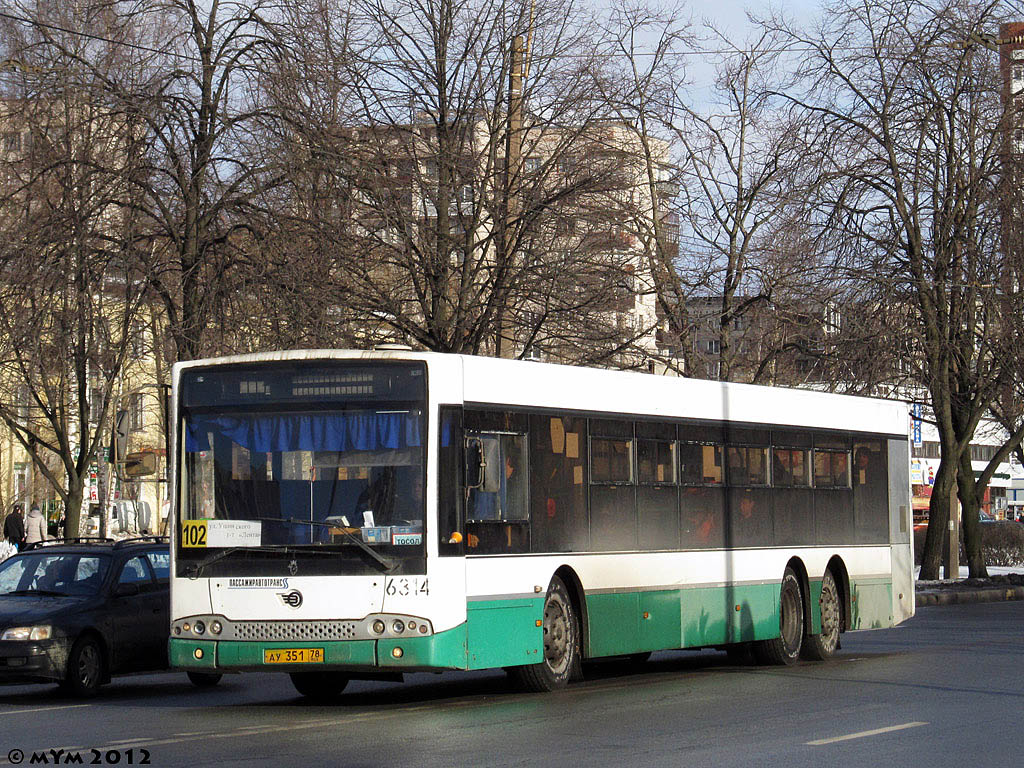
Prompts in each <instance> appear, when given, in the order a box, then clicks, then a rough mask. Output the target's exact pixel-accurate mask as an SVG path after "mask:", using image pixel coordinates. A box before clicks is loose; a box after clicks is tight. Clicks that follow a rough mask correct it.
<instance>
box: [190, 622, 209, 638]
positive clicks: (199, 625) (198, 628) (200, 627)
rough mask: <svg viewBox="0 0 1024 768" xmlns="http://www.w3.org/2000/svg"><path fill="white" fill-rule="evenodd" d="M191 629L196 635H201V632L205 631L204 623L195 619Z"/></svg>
mask: <svg viewBox="0 0 1024 768" xmlns="http://www.w3.org/2000/svg"><path fill="white" fill-rule="evenodd" d="M192 631H193V632H195V633H196V634H197V635H201V634H203V632H205V631H206V625H205V624H204V623H203V622H201V621H197V622H196V623H195V625H193V627H192Z"/></svg>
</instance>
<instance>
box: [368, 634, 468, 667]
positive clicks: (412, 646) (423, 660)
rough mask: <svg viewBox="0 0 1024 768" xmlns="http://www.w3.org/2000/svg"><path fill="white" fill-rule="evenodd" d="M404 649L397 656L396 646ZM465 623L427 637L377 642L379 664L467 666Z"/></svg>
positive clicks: (397, 665)
mask: <svg viewBox="0 0 1024 768" xmlns="http://www.w3.org/2000/svg"><path fill="white" fill-rule="evenodd" d="M396 648H399V649H401V652H400V654H399V655H396V653H395V649H396ZM466 655H467V654H466V625H465V624H460V625H459V626H457V627H455V628H454V629H449V630H446V631H444V632H438V633H437V634H436V635H428V636H426V637H407V638H397V637H396V638H391V639H387V640H378V641H377V663H378V664H379V665H380V666H381V667H382V668H389V669H399V670H401V669H406V670H411V669H414V668H422V669H466Z"/></svg>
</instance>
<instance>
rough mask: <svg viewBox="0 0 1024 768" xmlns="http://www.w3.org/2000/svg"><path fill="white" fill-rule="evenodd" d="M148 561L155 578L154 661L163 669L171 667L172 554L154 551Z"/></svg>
mask: <svg viewBox="0 0 1024 768" xmlns="http://www.w3.org/2000/svg"><path fill="white" fill-rule="evenodd" d="M146 559H147V560H148V561H149V566H150V568H151V569H152V570H153V576H154V578H155V583H154V586H153V590H152V595H153V604H152V610H153V615H154V616H155V617H156V618H155V620H154V623H153V660H154V663H158V667H159V668H163V667H167V666H170V662H169V661H168V659H167V640H168V638H169V637H170V634H171V590H170V583H171V553H170V552H169V551H168V550H166V549H154V550H150V551H149V552H147V553H146ZM154 668H157V667H154Z"/></svg>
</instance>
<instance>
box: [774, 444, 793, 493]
mask: <svg viewBox="0 0 1024 768" xmlns="http://www.w3.org/2000/svg"><path fill="white" fill-rule="evenodd" d="M792 456H793V454H792V453H791V452H790V451H785V450H783V451H779V450H775V451H772V457H773V460H772V484H773V485H778V486H785V487H789V486H791V485H793V468H792V466H791V464H792Z"/></svg>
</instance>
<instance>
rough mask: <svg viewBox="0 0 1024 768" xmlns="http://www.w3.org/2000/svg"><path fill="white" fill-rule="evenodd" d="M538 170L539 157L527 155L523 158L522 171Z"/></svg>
mask: <svg viewBox="0 0 1024 768" xmlns="http://www.w3.org/2000/svg"><path fill="white" fill-rule="evenodd" d="M539 172H540V158H539V157H528V158H526V159H525V160H523V173H539Z"/></svg>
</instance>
